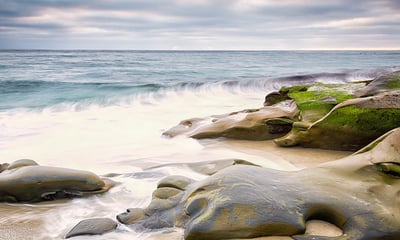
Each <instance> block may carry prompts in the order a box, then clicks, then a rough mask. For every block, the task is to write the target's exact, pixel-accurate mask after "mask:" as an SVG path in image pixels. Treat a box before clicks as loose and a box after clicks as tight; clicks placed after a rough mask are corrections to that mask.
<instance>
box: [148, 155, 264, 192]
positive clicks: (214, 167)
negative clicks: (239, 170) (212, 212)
mask: <svg viewBox="0 0 400 240" xmlns="http://www.w3.org/2000/svg"><path fill="white" fill-rule="evenodd" d="M238 164H242V165H252V166H259V165H257V164H254V163H252V162H249V161H246V160H242V159H221V160H214V161H201V162H191V163H169V164H162V165H158V166H155V167H151V168H147V169H146V170H148V169H154V168H160V167H167V166H179V167H187V168H190V169H192V170H193V171H195V172H198V173H201V174H204V175H213V174H215V173H216V172H218V171H220V170H222V169H224V168H227V167H229V166H233V165H238ZM176 177H177V176H175V175H174V176H173V180H174V181H176ZM181 178H182V177H181ZM183 178H184V177H183ZM168 179H169V177H167V178H165V180H163V181H167V180H168ZM163 181H162V182H163ZM168 181H169V180H168ZM185 181H189V180H188V179H187V178H186V180H184V182H185ZM190 181H192V180H190ZM159 184H160V183H159ZM175 184H176V183H175ZM185 184H186V183H185ZM177 188H178V189H182V187H180V188H179V187H177Z"/></svg>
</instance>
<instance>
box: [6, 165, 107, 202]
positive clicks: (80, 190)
mask: <svg viewBox="0 0 400 240" xmlns="http://www.w3.org/2000/svg"><path fill="white" fill-rule="evenodd" d="M2 166H7V168H6V169H4V170H3V171H2V172H0V201H7V202H38V201H44V200H53V199H60V198H72V197H84V196H89V195H92V194H97V193H103V192H105V191H107V190H108V189H110V188H111V187H112V186H113V184H114V183H113V182H112V181H110V180H108V179H101V178H100V177H99V176H97V175H95V174H94V173H91V172H87V171H80V170H73V169H66V168H57V167H47V166H39V165H37V163H36V162H35V161H33V160H18V161H15V162H13V163H11V164H9V165H5V164H3V165H2Z"/></svg>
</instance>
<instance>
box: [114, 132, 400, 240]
mask: <svg viewBox="0 0 400 240" xmlns="http://www.w3.org/2000/svg"><path fill="white" fill-rule="evenodd" d="M399 166H400V129H395V130H392V131H390V132H389V133H387V134H385V135H383V136H382V137H380V138H378V139H377V140H376V141H374V142H373V143H371V144H370V145H368V146H367V147H365V148H363V149H361V150H360V151H358V152H357V153H355V154H353V155H351V156H349V157H347V158H344V159H341V160H338V161H333V162H330V163H326V164H322V165H319V166H317V167H314V168H308V169H303V170H299V171H294V172H286V171H278V170H273V169H267V168H261V167H256V166H248V165H236V166H231V167H228V168H226V169H223V170H221V171H219V172H217V173H216V174H214V175H212V176H210V177H208V178H206V179H204V180H202V181H198V182H193V183H191V180H190V179H187V178H185V179H182V178H181V177H177V181H174V177H170V178H169V179H167V180H164V181H162V182H163V183H162V184H161V183H160V184H159V185H158V188H157V190H156V191H155V192H159V191H164V190H166V191H165V192H168V193H171V194H165V195H163V196H162V197H159V195H158V194H153V199H152V201H151V203H150V205H149V206H148V207H147V208H145V209H139V208H132V209H128V211H127V212H125V213H122V214H120V215H118V216H117V219H118V220H119V221H120V222H121V223H123V224H128V225H135V226H136V225H140V226H142V227H145V228H149V229H158V228H164V227H182V228H184V229H185V232H184V238H185V239H187V240H193V239H232V238H240V239H243V238H254V237H261V236H292V237H293V238H294V239H334V240H347V239H376V240H377V239H398V238H400V213H399V202H398V201H397V200H396V199H397V198H398V193H399V192H400V180H399V176H400V167H399ZM165 183H168V184H165ZM182 183H184V184H182ZM311 219H312V220H323V221H325V222H329V223H331V224H334V225H335V226H337V227H338V228H340V229H342V230H343V235H341V236H339V237H333V238H324V237H315V236H310V235H307V234H306V233H305V222H306V221H308V220H311Z"/></svg>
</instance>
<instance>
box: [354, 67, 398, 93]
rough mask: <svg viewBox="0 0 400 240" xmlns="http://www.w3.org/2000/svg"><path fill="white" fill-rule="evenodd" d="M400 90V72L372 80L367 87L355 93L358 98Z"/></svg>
mask: <svg viewBox="0 0 400 240" xmlns="http://www.w3.org/2000/svg"><path fill="white" fill-rule="evenodd" d="M396 89H400V71H397V72H392V73H387V74H384V75H382V76H379V77H377V78H375V79H373V80H372V82H370V83H369V84H368V85H367V86H366V87H364V88H362V89H360V90H358V91H356V92H355V94H356V96H358V97H366V96H372V95H376V94H379V93H382V92H387V91H393V90H396Z"/></svg>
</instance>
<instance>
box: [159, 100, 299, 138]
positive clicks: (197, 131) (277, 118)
mask: <svg viewBox="0 0 400 240" xmlns="http://www.w3.org/2000/svg"><path fill="white" fill-rule="evenodd" d="M298 114H299V110H298V109H297V107H296V104H295V103H294V101H292V100H288V101H284V102H281V103H279V104H276V105H274V106H266V107H263V108H260V109H248V110H243V111H240V112H233V113H229V114H223V115H215V116H211V117H208V118H193V119H188V120H184V121H182V122H181V123H180V124H179V125H178V126H176V127H173V128H171V129H170V130H168V131H166V132H164V133H163V134H164V135H166V136H170V137H174V136H177V135H187V136H190V137H193V138H199V139H200V138H218V137H227V138H234V139H247V140H267V139H273V138H276V137H279V136H282V135H284V134H286V133H287V132H289V131H290V129H291V124H292V122H293V121H297V120H298ZM271 120H274V121H271Z"/></svg>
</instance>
